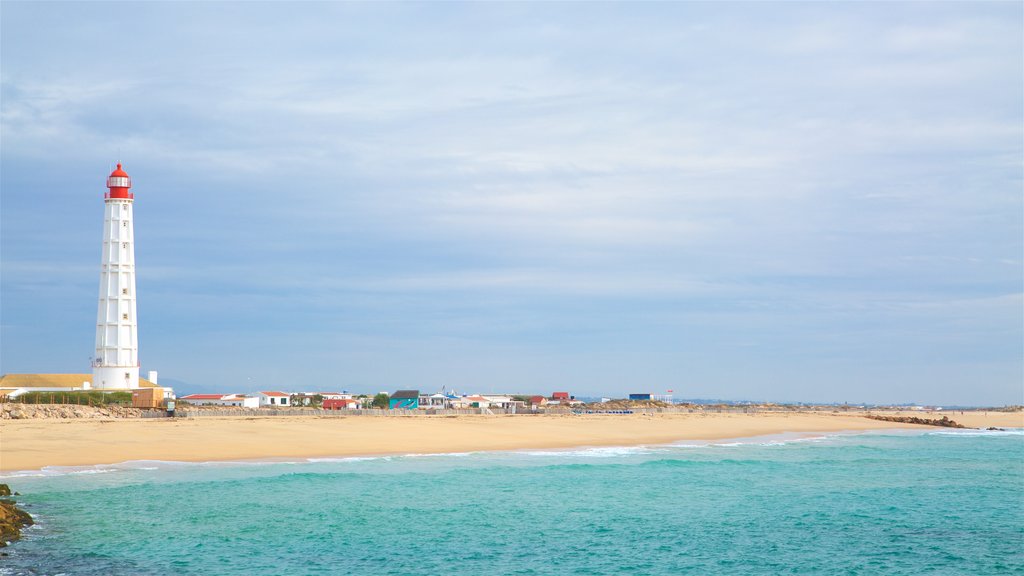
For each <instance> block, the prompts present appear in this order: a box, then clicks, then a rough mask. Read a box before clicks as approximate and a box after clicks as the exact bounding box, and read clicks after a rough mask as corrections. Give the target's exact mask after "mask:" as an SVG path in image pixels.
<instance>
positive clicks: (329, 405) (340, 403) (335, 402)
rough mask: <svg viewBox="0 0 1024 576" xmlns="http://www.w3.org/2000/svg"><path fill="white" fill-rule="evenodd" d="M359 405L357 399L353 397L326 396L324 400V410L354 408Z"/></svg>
mask: <svg viewBox="0 0 1024 576" xmlns="http://www.w3.org/2000/svg"><path fill="white" fill-rule="evenodd" d="M359 407H360V406H359V400H356V399H355V398H339V399H333V398H328V399H327V400H324V410H356V409H358V408H359Z"/></svg>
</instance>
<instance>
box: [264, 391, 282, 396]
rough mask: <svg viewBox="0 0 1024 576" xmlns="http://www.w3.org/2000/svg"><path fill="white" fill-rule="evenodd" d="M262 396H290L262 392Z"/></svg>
mask: <svg viewBox="0 0 1024 576" xmlns="http://www.w3.org/2000/svg"><path fill="white" fill-rule="evenodd" d="M260 394H263V395H264V396H288V395H287V394H285V393H284V392H260Z"/></svg>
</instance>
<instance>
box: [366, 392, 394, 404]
mask: <svg viewBox="0 0 1024 576" xmlns="http://www.w3.org/2000/svg"><path fill="white" fill-rule="evenodd" d="M390 400H391V396H388V395H387V394H385V393H383V392H381V393H380V394H377V395H376V396H374V397H373V402H371V403H370V406H371V407H373V408H387V407H388V402H389V401H390Z"/></svg>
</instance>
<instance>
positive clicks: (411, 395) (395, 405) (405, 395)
mask: <svg viewBox="0 0 1024 576" xmlns="http://www.w3.org/2000/svg"><path fill="white" fill-rule="evenodd" d="M419 407H420V391H419V390H399V391H397V392H395V393H394V394H392V395H391V398H389V399H388V408H390V409H392V410H396V409H404V410H415V409H417V408H419Z"/></svg>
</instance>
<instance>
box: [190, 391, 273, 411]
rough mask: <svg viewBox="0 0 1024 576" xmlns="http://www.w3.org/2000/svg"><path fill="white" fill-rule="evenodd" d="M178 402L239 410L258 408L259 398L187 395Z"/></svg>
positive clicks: (233, 395)
mask: <svg viewBox="0 0 1024 576" xmlns="http://www.w3.org/2000/svg"><path fill="white" fill-rule="evenodd" d="M178 400H184V401H185V402H188V403H189V404H192V405H193V406H238V407H240V408H258V407H259V405H260V400H259V398H256V397H255V396H252V397H249V396H242V395H241V394H189V395H188V396H184V397H182V398H178Z"/></svg>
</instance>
